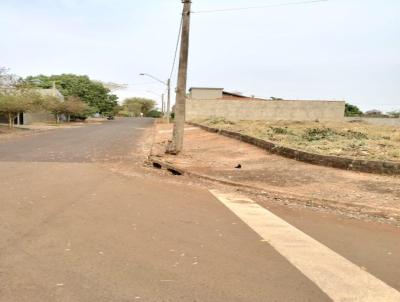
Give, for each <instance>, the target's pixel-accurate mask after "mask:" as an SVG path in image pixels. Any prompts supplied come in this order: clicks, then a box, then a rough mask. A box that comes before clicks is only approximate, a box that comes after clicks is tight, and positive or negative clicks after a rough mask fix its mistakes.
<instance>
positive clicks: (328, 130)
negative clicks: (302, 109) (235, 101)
mask: <svg viewBox="0 0 400 302" xmlns="http://www.w3.org/2000/svg"><path fill="white" fill-rule="evenodd" d="M197 122H199V123H201V124H204V125H207V126H210V127H215V128H220V129H226V130H231V131H236V132H240V133H243V134H247V135H250V136H254V137H257V138H261V139H265V140H268V141H272V142H274V143H277V144H279V145H281V146H287V147H291V148H295V149H299V150H304V151H308V152H312V153H318V154H325V155H336V156H342V157H352V158H357V159H369V160H385V161H396V162H399V161H400V127H390V126H376V125H369V124H366V123H362V122H357V123H349V122H341V123H339V122H338V123H335V122H285V121H279V122H266V121H239V122H231V121H227V120H225V119H223V118H213V119H208V120H199V121H197Z"/></svg>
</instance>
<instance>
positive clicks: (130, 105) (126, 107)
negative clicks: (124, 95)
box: [119, 97, 161, 117]
mask: <svg viewBox="0 0 400 302" xmlns="http://www.w3.org/2000/svg"><path fill="white" fill-rule="evenodd" d="M155 107H156V101H154V100H151V99H146V98H139V97H133V98H128V99H125V100H124V102H123V105H122V108H121V111H120V112H119V115H120V116H125V117H140V116H149V117H159V115H161V112H159V111H157V110H155Z"/></svg>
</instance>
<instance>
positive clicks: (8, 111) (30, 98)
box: [0, 89, 42, 129]
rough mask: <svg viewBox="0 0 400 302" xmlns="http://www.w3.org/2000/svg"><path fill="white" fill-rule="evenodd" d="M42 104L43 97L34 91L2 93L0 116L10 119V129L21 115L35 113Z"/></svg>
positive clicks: (0, 95)
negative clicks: (28, 112) (29, 112)
mask: <svg viewBox="0 0 400 302" xmlns="http://www.w3.org/2000/svg"><path fill="white" fill-rule="evenodd" d="M41 104H42V102H41V96H40V95H39V94H37V93H36V92H33V91H23V90H16V89H13V90H7V91H0V114H4V115H6V116H7V118H8V127H9V128H10V129H11V128H13V127H14V120H15V118H16V117H17V116H18V114H20V113H24V112H27V111H34V110H35V109H37V108H38V107H40V106H41Z"/></svg>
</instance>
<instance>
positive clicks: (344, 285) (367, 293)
mask: <svg viewBox="0 0 400 302" xmlns="http://www.w3.org/2000/svg"><path fill="white" fill-rule="evenodd" d="M210 192H211V193H212V194H213V195H214V196H215V197H216V198H217V199H218V200H219V201H221V202H222V203H223V204H224V205H225V206H226V207H227V208H228V209H230V210H231V211H232V212H233V213H235V214H236V215H237V216H238V217H239V218H240V219H241V220H243V222H245V223H246V224H247V225H248V226H249V227H250V228H252V229H253V230H254V231H255V232H256V233H257V234H258V235H260V236H261V237H262V238H263V239H264V240H265V241H266V242H268V243H269V244H270V245H271V246H272V247H273V248H274V249H275V250H276V251H278V252H279V253H280V254H281V255H282V256H283V257H285V258H286V259H287V260H288V261H289V262H290V263H291V264H292V265H294V266H295V267H296V268H297V269H298V270H300V271H301V272H302V273H303V274H304V275H305V276H306V277H307V278H308V279H310V280H311V281H313V282H314V283H315V284H316V285H317V286H318V287H319V288H320V289H321V290H322V291H323V292H325V293H326V294H327V295H328V296H329V297H330V298H331V299H332V300H333V301H340V302H344V301H346V302H355V301H357V302H358V301H359V302H399V301H400V292H398V291H397V290H395V289H394V288H392V287H390V286H389V285H387V284H386V283H384V282H383V281H381V280H379V279H378V278H376V277H374V276H372V275H371V274H369V273H368V272H366V271H365V270H363V269H362V268H361V267H358V266H357V265H355V264H353V263H352V262H350V261H349V260H347V259H346V258H344V257H342V256H341V255H339V254H337V253H335V252H334V251H332V250H330V249H329V248H328V247H326V246H325V245H323V244H321V243H319V242H318V241H316V240H315V239H313V238H311V237H310V236H308V235H307V234H305V233H303V232H302V231H300V230H298V229H296V228H295V227H293V226H292V225H290V224H289V223H287V222H286V221H284V220H283V219H281V218H279V217H278V216H276V215H274V214H273V213H271V212H270V211H268V210H267V209H265V208H263V207H261V206H260V205H258V204H256V203H254V202H248V200H249V199H248V198H245V197H243V196H240V195H237V194H225V193H221V192H219V191H217V190H210Z"/></svg>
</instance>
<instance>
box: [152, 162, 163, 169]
mask: <svg viewBox="0 0 400 302" xmlns="http://www.w3.org/2000/svg"><path fill="white" fill-rule="evenodd" d="M153 167H154V168H156V169H161V168H162V166H161V165H160V164H159V163H153Z"/></svg>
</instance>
